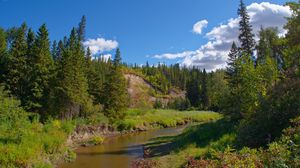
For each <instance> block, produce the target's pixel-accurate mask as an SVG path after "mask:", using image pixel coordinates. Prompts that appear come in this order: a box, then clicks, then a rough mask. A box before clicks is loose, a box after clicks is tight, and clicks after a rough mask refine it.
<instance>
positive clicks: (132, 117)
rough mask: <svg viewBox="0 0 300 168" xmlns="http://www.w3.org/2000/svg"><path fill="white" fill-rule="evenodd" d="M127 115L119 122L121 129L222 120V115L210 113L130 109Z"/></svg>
mask: <svg viewBox="0 0 300 168" xmlns="http://www.w3.org/2000/svg"><path fill="white" fill-rule="evenodd" d="M126 114H127V117H126V118H125V119H124V120H122V121H118V122H117V124H118V125H119V129H125V130H128V129H137V128H145V129H148V128H152V127H175V126H177V125H183V124H185V123H188V122H208V121H214V120H217V119H220V118H222V115H221V114H219V113H215V112H210V111H177V110H154V109H150V110H148V109H147V110H145V109H129V110H127V112H126Z"/></svg>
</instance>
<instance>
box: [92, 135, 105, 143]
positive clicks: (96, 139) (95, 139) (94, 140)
mask: <svg viewBox="0 0 300 168" xmlns="http://www.w3.org/2000/svg"><path fill="white" fill-rule="evenodd" d="M103 142H104V138H103V137H101V136H94V137H92V138H91V139H90V140H89V143H90V144H92V145H99V144H102V143H103Z"/></svg>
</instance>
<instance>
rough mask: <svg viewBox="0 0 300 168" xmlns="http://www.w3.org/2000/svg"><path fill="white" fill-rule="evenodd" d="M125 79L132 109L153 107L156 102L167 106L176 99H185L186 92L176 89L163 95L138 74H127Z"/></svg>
mask: <svg viewBox="0 0 300 168" xmlns="http://www.w3.org/2000/svg"><path fill="white" fill-rule="evenodd" d="M125 78H126V80H127V87H128V89H127V90H128V94H129V97H130V99H129V100H128V101H130V103H129V104H130V107H132V108H141V107H153V104H154V102H155V101H156V100H159V101H160V102H162V104H163V105H164V106H165V105H167V104H168V103H169V102H171V101H174V100H175V99H176V98H183V99H184V98H185V92H184V91H177V90H175V89H171V90H170V91H169V94H167V95H162V93H161V92H160V91H157V90H155V89H154V87H153V86H152V85H151V83H150V82H149V81H147V80H145V79H144V78H142V77H141V76H138V75H136V74H125Z"/></svg>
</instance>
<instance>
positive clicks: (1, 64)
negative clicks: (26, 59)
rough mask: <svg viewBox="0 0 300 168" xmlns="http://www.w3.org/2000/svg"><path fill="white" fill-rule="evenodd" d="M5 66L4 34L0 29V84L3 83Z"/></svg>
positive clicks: (5, 47)
mask: <svg viewBox="0 0 300 168" xmlns="http://www.w3.org/2000/svg"><path fill="white" fill-rule="evenodd" d="M6 65H7V44H6V33H5V31H4V30H3V29H1V28H0V84H1V83H3V82H4V79H5V75H6V71H7V68H6Z"/></svg>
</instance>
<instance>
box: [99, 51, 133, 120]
mask: <svg viewBox="0 0 300 168" xmlns="http://www.w3.org/2000/svg"><path fill="white" fill-rule="evenodd" d="M120 62H121V54H120V50H119V49H117V51H116V55H115V58H114V60H113V66H112V67H111V70H110V73H109V74H108V76H107V80H106V82H105V84H104V93H105V94H106V97H105V101H104V113H105V115H106V116H108V117H109V118H110V119H123V118H124V117H125V109H126V108H127V106H128V94H127V87H126V80H125V77H124V76H123V74H122V71H121V65H120Z"/></svg>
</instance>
